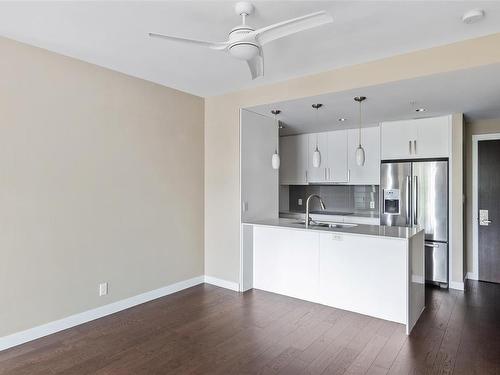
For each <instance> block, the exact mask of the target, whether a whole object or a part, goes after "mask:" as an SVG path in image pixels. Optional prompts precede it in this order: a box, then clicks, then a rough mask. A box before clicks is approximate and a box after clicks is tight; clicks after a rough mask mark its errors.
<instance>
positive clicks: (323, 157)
mask: <svg viewBox="0 0 500 375" xmlns="http://www.w3.org/2000/svg"><path fill="white" fill-rule="evenodd" d="M308 138H309V149H308V152H307V159H308V161H307V180H308V182H325V181H326V180H327V175H326V174H327V172H328V133H312V134H309V137H308ZM316 147H318V151H319V153H320V164H319V167H317V168H316V167H314V166H313V154H314V151H315V150H316Z"/></svg>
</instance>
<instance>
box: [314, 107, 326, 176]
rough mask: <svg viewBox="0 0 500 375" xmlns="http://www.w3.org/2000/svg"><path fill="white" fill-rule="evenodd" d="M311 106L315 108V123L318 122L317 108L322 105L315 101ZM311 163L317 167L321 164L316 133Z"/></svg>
mask: <svg viewBox="0 0 500 375" xmlns="http://www.w3.org/2000/svg"><path fill="white" fill-rule="evenodd" d="M312 107H313V108H314V109H315V110H316V124H317V123H318V117H319V116H318V109H320V108H321V107H323V104H321V103H317V104H313V105H312ZM312 165H313V167H314V168H319V166H320V165H321V152H319V150H318V135H317V134H316V149H315V150H314V152H313V156H312Z"/></svg>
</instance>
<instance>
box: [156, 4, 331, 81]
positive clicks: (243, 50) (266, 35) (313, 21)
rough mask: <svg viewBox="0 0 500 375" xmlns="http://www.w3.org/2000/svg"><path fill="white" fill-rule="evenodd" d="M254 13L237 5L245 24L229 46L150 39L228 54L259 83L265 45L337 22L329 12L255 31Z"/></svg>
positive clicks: (246, 6) (231, 35)
mask: <svg viewBox="0 0 500 375" xmlns="http://www.w3.org/2000/svg"><path fill="white" fill-rule="evenodd" d="M253 9H254V7H253V5H252V4H251V3H249V2H246V1H241V2H238V3H236V4H235V7H234V10H235V12H236V14H238V15H240V16H241V18H242V23H241V25H239V26H236V27H235V28H233V29H232V30H231V32H230V33H229V39H228V40H227V41H226V42H206V41H201V40H193V39H186V38H179V37H176V36H169V35H163V34H158V33H149V36H151V37H158V38H163V39H167V40H171V41H175V42H181V43H188V44H194V45H198V46H202V47H207V48H210V49H213V50H216V51H223V52H228V53H229V54H230V55H231V56H233V57H235V58H237V59H240V60H245V61H246V62H247V64H248V67H249V68H250V73H251V74H252V79H255V78H257V77H261V76H263V75H264V55H263V53H262V46H263V45H265V44H267V43H269V42H272V41H273V40H276V39H279V38H283V37H285V36H288V35H291V34H294V33H297V32H299V31H303V30H307V29H311V28H313V27H317V26H321V25H323V24H326V23H331V22H333V19H332V17H331V16H330V15H329V14H328V13H327V12H325V11H320V12H316V13H311V14H308V15H305V16H302V17H297V18H293V19H290V20H287V21H283V22H278V23H275V24H274V25H270V26H266V27H263V28H260V29H257V30H255V29H253V28H252V27H251V26H249V25H247V24H246V17H247V16H249V15H250V14H252V13H253Z"/></svg>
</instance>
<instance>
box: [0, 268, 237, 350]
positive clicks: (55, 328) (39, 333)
mask: <svg viewBox="0 0 500 375" xmlns="http://www.w3.org/2000/svg"><path fill="white" fill-rule="evenodd" d="M203 282H205V277H204V276H197V277H193V278H192V279H188V280H183V281H179V282H177V283H175V284H171V285H167V286H164V287H162V288H159V289H155V290H152V291H149V292H146V293H142V294H139V295H136V296H133V297H130V298H126V299H123V300H120V301H117V302H113V303H110V304H108V305H104V306H100V307H97V308H95V309H92V310H87V311H84V312H81V313H78V314H75V315H71V316H68V317H66V318H63V319H59V320H56V321H53V322H50V323H47V324H43V325H40V326H37V327H34V328H30V329H27V330H25V331H21V332H16V333H13V334H11V335H8V336H4V337H0V351H2V350H5V349H8V348H12V347H13V346H17V345H21V344H24V343H26V342H28V341H32V340H36V339H38V338H40V337H43V336H47V335H50V334H53V333H56V332H59V331H62V330H65V329H68V328H71V327H74V326H77V325H79V324H83V323H86V322H89V321H91V320H95V319H98V318H102V317H104V316H106V315H110V314H114V313H116V312H119V311H122V310H125V309H128V308H130V307H133V306H136V305H140V304H141V303H145V302H148V301H151V300H154V299H157V298H160V297H164V296H167V295H169V294H172V293H175V292H179V291H181V290H183V289H187V288H191V287H192V286H195V285H198V284H202V283H203ZM210 284H212V283H210ZM215 285H217V284H215ZM218 286H222V287H223V288H225V287H224V286H223V285H218ZM228 289H231V288H228Z"/></svg>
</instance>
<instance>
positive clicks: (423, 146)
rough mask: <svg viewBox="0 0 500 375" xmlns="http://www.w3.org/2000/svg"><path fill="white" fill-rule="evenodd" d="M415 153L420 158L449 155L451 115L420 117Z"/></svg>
mask: <svg viewBox="0 0 500 375" xmlns="http://www.w3.org/2000/svg"><path fill="white" fill-rule="evenodd" d="M417 121H418V125H417V139H416V143H415V147H414V148H415V155H416V156H417V157H418V158H436V157H448V156H449V139H450V136H449V134H450V126H451V125H450V123H451V121H450V116H443V117H433V118H425V119H419V120H417Z"/></svg>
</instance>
